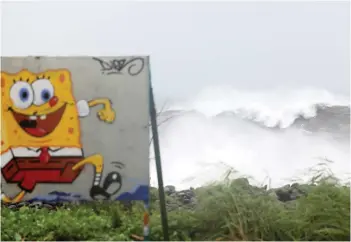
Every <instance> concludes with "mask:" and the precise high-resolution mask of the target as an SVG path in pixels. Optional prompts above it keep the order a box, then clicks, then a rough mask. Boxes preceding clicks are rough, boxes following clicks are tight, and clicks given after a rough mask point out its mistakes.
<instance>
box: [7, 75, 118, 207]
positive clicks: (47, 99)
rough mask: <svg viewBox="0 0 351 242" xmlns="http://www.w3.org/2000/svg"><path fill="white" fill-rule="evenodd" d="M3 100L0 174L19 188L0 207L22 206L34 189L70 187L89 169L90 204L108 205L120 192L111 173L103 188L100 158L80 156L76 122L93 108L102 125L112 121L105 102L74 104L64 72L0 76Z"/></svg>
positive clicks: (72, 94)
mask: <svg viewBox="0 0 351 242" xmlns="http://www.w3.org/2000/svg"><path fill="white" fill-rule="evenodd" d="M1 95H2V104H1V112H2V125H1V134H2V140H1V173H2V176H3V179H4V180H5V181H6V182H7V183H15V184H17V185H18V187H19V188H20V192H19V193H18V194H17V195H15V196H13V197H10V196H8V195H7V194H4V195H3V196H2V200H3V202H7V203H9V202H12V203H13V202H19V201H21V200H22V199H23V198H24V196H25V195H26V194H27V193H32V192H33V191H34V190H35V188H36V186H37V185H38V184H45V183H52V184H70V183H73V182H74V181H75V180H76V179H77V177H79V175H80V174H81V171H82V169H83V167H84V166H85V165H88V164H89V165H92V166H93V167H94V176H93V179H92V180H93V182H92V186H91V188H90V196H91V197H92V198H95V197H97V196H102V197H104V198H106V199H108V198H110V196H111V194H116V193H117V192H118V191H119V189H120V188H121V186H122V177H121V175H120V174H119V173H118V172H113V171H112V172H110V173H109V174H108V175H107V176H106V178H105V180H104V182H102V181H101V178H102V175H103V167H104V158H103V156H102V155H101V154H99V153H95V154H93V155H91V156H88V157H86V156H84V152H83V145H82V144H81V128H80V122H79V118H83V117H86V116H88V115H89V114H90V112H91V108H92V107H94V106H99V107H101V108H100V110H98V111H97V117H98V119H99V120H101V121H102V122H105V123H113V122H114V121H115V118H116V117H115V116H116V114H115V110H114V109H113V107H112V103H111V102H110V100H109V99H108V98H101V99H92V100H79V101H76V100H75V97H74V93H73V88H72V79H71V73H70V71H69V70H68V69H56V70H47V71H44V72H41V73H33V72H30V71H28V70H22V71H20V72H18V73H9V72H1ZM116 184H117V186H114V187H115V188H114V190H113V191H112V192H111V191H110V192H109V191H108V190H110V186H111V185H116Z"/></svg>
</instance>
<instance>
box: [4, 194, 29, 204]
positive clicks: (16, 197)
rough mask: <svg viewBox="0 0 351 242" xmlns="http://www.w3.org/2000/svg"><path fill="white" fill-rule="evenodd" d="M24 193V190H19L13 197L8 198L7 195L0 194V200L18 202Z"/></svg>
mask: <svg viewBox="0 0 351 242" xmlns="http://www.w3.org/2000/svg"><path fill="white" fill-rule="evenodd" d="M24 195H26V192H25V191H21V192H19V193H18V194H17V195H16V196H15V197H14V198H12V199H11V198H9V197H8V196H6V195H4V194H3V195H2V196H1V200H2V201H3V202H4V203H18V202H20V201H22V199H23V197H24Z"/></svg>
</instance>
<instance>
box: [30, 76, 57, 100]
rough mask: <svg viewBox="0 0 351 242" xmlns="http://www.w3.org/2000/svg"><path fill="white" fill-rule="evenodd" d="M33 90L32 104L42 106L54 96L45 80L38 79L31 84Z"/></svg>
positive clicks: (52, 90) (48, 82)
mask: <svg viewBox="0 0 351 242" xmlns="http://www.w3.org/2000/svg"><path fill="white" fill-rule="evenodd" d="M32 86H33V90H34V104H35V105H42V104H44V103H46V102H48V101H49V100H50V99H51V98H52V97H53V96H54V87H53V86H52V84H51V82H50V81H49V80H47V79H39V80H37V81H35V82H33V84H32Z"/></svg>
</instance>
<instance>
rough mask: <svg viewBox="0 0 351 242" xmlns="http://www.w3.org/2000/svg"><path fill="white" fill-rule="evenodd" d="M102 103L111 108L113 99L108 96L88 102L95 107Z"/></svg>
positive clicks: (106, 107)
mask: <svg viewBox="0 0 351 242" xmlns="http://www.w3.org/2000/svg"><path fill="white" fill-rule="evenodd" d="M100 104H102V105H104V107H105V109H108V110H111V101H110V100H109V99H107V98H100V99H95V100H91V101H89V102H88V105H89V107H94V106H96V105H100Z"/></svg>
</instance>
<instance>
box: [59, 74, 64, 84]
mask: <svg viewBox="0 0 351 242" xmlns="http://www.w3.org/2000/svg"><path fill="white" fill-rule="evenodd" d="M59 80H60V82H64V81H65V75H63V74H61V75H60V77H59Z"/></svg>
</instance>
